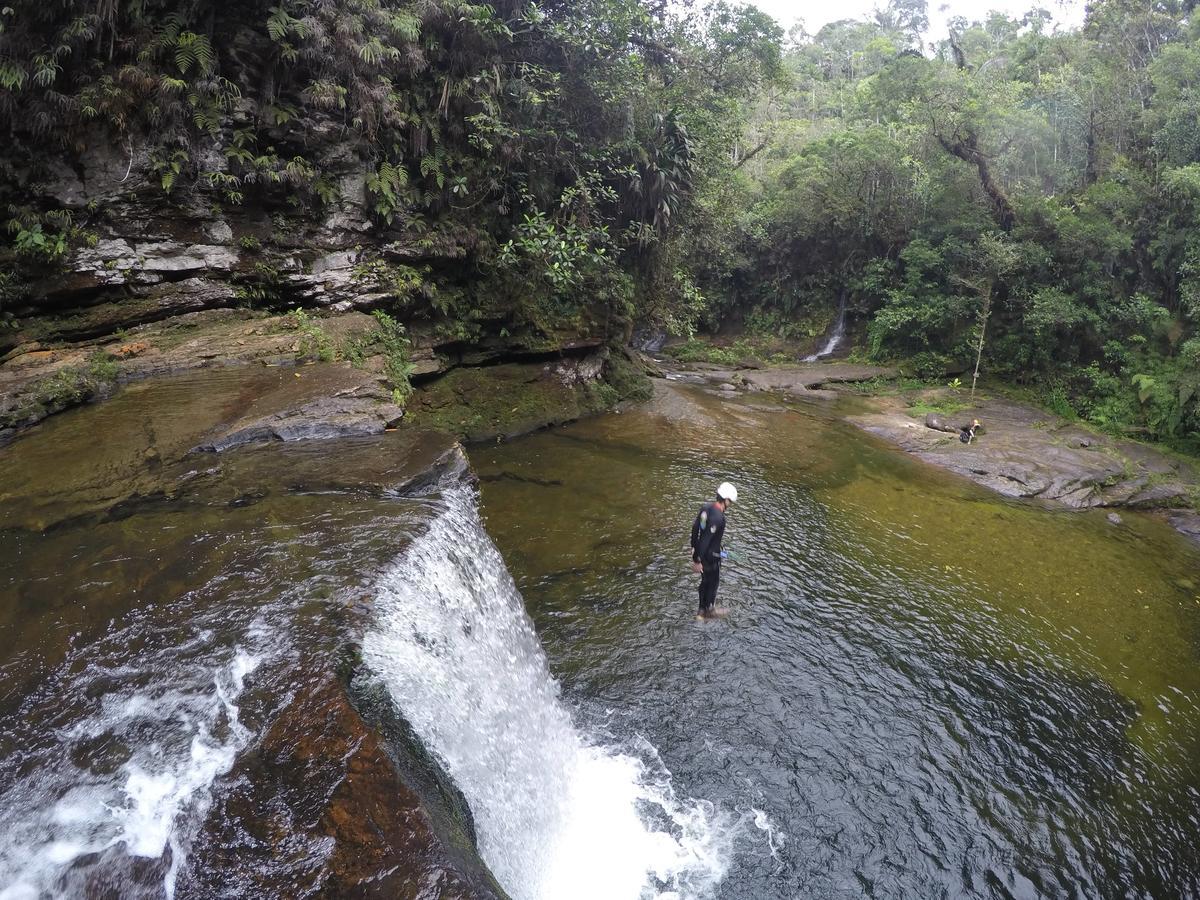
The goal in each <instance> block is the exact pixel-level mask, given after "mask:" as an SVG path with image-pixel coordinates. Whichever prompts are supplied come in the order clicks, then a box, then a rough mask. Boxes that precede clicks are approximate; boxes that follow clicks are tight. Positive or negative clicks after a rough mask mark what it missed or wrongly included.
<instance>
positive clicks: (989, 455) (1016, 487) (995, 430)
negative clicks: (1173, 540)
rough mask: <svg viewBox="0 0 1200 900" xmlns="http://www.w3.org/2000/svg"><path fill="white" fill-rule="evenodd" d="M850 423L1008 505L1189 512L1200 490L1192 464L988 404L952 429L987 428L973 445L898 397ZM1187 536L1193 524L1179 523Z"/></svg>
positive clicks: (876, 403) (873, 405) (1012, 406)
mask: <svg viewBox="0 0 1200 900" xmlns="http://www.w3.org/2000/svg"><path fill="white" fill-rule="evenodd" d="M868 406H869V409H868V410H867V411H860V412H855V413H852V414H850V415H849V416H848V417H847V418H848V420H849V421H850V422H852V423H853V424H855V425H857V426H858V427H860V428H862V429H864V430H865V431H869V432H871V433H873V434H877V435H879V436H880V437H883V438H886V439H887V440H889V441H891V442H893V443H895V444H897V445H899V446H900V447H902V448H903V449H904V450H906V451H908V452H909V453H912V454H913V455H914V456H917V457H920V458H921V459H923V460H925V461H926V462H930V463H933V464H934V465H937V466H940V467H941V468H944V469H949V470H950V471H952V472H957V473H958V474H960V475H964V476H966V477H967V478H970V479H971V480H972V481H975V482H977V483H979V484H981V485H983V486H985V487H988V488H991V489H992V490H995V491H997V492H998V493H1001V494H1004V495H1005V496H1009V497H1020V498H1036V499H1038V500H1045V501H1050V502H1053V503H1058V504H1062V505H1064V506H1069V507H1072V508H1076V509H1083V508H1089V507H1097V506H1125V507H1135V508H1141V509H1185V508H1189V507H1190V506H1191V505H1192V503H1193V498H1194V497H1195V496H1196V493H1197V490H1200V473H1197V471H1196V469H1195V467H1194V466H1192V465H1191V464H1189V463H1187V462H1185V461H1183V460H1179V459H1175V458H1172V457H1170V456H1168V455H1166V454H1165V453H1161V452H1158V451H1156V450H1154V449H1153V448H1151V447H1147V446H1145V445H1142V444H1137V443H1134V442H1133V441H1126V440H1121V439H1119V438H1114V437H1110V436H1108V435H1102V434H1093V433H1092V432H1089V431H1086V430H1085V429H1083V428H1081V427H1080V426H1079V425H1077V424H1075V423H1071V422H1067V421H1066V420H1063V419H1059V418H1058V417H1057V416H1055V415H1053V414H1052V413H1048V412H1045V411H1043V410H1039V409H1036V408H1034V407H1031V406H1026V405H1024V404H1022V403H1017V402H1014V401H1011V400H1004V399H998V398H989V399H986V400H980V402H979V403H978V405H977V406H975V407H973V408H971V409H966V410H963V411H962V412H960V413H957V414H955V416H951V417H947V418H946V421H951V422H956V421H958V420H959V419H961V420H962V421H970V420H971V419H972V418H979V419H980V420H982V421H983V423H984V424H985V426H986V427H987V431H986V433H983V434H981V435H980V436H979V437H977V438H976V440H974V441H972V442H971V443H970V444H969V445H968V444H963V443H962V442H960V441H959V440H958V436H957V434H944V433H942V432H940V431H935V430H933V429H932V428H930V427H925V424H923V423H921V422H918V421H917V420H915V419H913V418H912V417H911V416H910V415H909V414H908V413H907V411H906V406H905V402H904V400H903V399H902V398H900V397H874V398H871V399H870V400H869V401H868ZM1172 521H1173V522H1175V523H1176V527H1177V528H1179V530H1180V531H1183V532H1184V533H1189V532H1188V527H1185V525H1187V526H1189V527H1190V524H1191V523H1192V521H1193V519H1192V518H1189V517H1188V516H1186V515H1177V516H1175V517H1173V519H1172Z"/></svg>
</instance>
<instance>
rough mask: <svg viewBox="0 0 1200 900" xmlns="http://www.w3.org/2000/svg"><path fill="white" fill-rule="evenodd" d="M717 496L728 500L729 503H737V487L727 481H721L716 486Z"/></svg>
mask: <svg viewBox="0 0 1200 900" xmlns="http://www.w3.org/2000/svg"><path fill="white" fill-rule="evenodd" d="M717 496H718V497H719V498H720V499H722V500H728V501H729V502H730V503H737V488H735V487H734V486H733V485H732V484H730V483H729V482H728V481H725V482H722V483H721V486H720V487H719V488H717Z"/></svg>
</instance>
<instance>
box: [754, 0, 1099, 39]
mask: <svg viewBox="0 0 1200 900" xmlns="http://www.w3.org/2000/svg"><path fill="white" fill-rule="evenodd" d="M749 2H751V3H753V4H754V5H755V6H757V7H758V8H759V9H761V10H763V11H764V12H768V13H770V14H771V15H773V16H774V17H775V18H776V19H778V20H779V22H780V24H782V25H783V27H784V28H785V29H787V28H790V27H791V26H792V25H794V24H796V21H797V20H803V22H804V28H805V30H806V31H807V32H808V33H809V34H816V33H817V31H819V30H820V28H821V26H822V25H825V24H827V23H829V22H836V21H837V20H838V19H864V18H867V17H869V16H870V15H871V14H872V12H873V11H874V9H875V7H876V6H883V5H884V4H885V3H886V0H804V2H799V0H749ZM1035 6H1040V7H1042V8H1044V9H1047V10H1049V11H1050V13H1051V14H1052V15H1053V16H1054V21H1055V23H1057V24H1059V25H1062V26H1077V25H1079V24H1081V23H1082V22H1083V7H1084V0H1065V2H1063V0H1041V2H1037V0H930V2H929V33H928V35H927V36H926V40H940V39H941V38H943V37H945V35H946V25H945V23H946V20H947V18H948V17H950V16H963V17H964V18H966V19H968V20H975V19H983V18H985V17H986V16H987V13H988V12H989V11H990V10H993V9H998V10H1000V11H1002V12H1006V13H1008V14H1009V15H1011V16H1021V15H1023V14H1025V13H1026V12H1028V11H1029V10H1030V9H1031V8H1033V7H1035Z"/></svg>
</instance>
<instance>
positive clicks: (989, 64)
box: [701, 0, 1200, 443]
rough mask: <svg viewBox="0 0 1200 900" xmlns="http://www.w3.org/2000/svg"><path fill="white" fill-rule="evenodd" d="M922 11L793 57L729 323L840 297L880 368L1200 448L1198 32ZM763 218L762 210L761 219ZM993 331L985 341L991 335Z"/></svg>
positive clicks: (1171, 22)
mask: <svg viewBox="0 0 1200 900" xmlns="http://www.w3.org/2000/svg"><path fill="white" fill-rule="evenodd" d="M926 22H927V7H926V4H925V3H924V2H923V0H892V2H890V3H888V4H887V5H886V6H884V7H882V8H880V9H879V10H878V11H877V13H876V15H875V17H874V18H873V19H872V20H870V21H842V22H835V23H833V24H830V25H827V26H825V27H824V28H822V29H821V30H820V31H819V32H818V33H817V34H815V35H812V36H808V35H803V34H800V35H794V36H793V37H794V40H793V43H792V45H791V46H790V47H789V49H788V51H787V53H786V56H785V65H786V67H787V69H788V72H789V75H790V78H791V83H790V85H789V86H788V87H787V88H786V89H784V90H781V91H779V92H778V93H776V94H774V95H772V96H771V97H770V98H763V99H762V100H761V101H760V104H759V106H758V107H757V108H756V110H755V119H754V122H753V126H754V129H755V131H756V132H757V134H758V135H760V136H761V137H762V138H765V139H766V141H767V149H766V150H765V151H764V152H763V153H762V154H760V155H758V156H757V157H756V158H755V159H754V160H753V161H752V162H751V163H750V165H749V166H748V167H747V168H752V169H753V176H752V177H748V178H744V179H743V180H742V183H741V185H740V189H741V190H743V191H744V192H745V195H746V197H747V202H743V203H741V204H738V205H739V207H740V208H742V209H748V210H750V212H748V213H747V214H745V215H744V216H743V217H742V218H741V219H740V221H738V222H737V223H736V224H735V225H734V227H733V228H732V230H731V232H730V233H729V235H728V238H727V240H728V243H729V244H730V245H732V246H736V247H737V248H738V252H737V253H736V254H733V258H732V260H731V263H732V264H730V265H726V266H724V267H722V268H716V269H709V270H708V271H706V272H705V276H704V278H702V279H701V285H702V287H703V288H704V289H705V290H706V291H707V292H708V293H709V295H710V296H711V297H712V298H713V299H714V302H715V304H716V306H715V309H716V311H717V314H718V315H719V316H722V317H728V316H729V315H730V314H736V315H739V316H741V317H743V318H744V319H745V320H746V321H747V322H750V323H752V324H754V323H757V324H758V325H759V326H760V327H767V328H772V329H775V330H778V331H782V332H784V333H786V332H788V330H789V329H795V328H796V327H798V326H800V325H803V324H804V323H805V322H807V321H809V319H810V317H811V314H812V312H813V311H814V310H820V309H826V310H827V309H828V308H829V307H830V306H831V305H833V304H834V303H835V302H836V299H835V298H836V297H837V296H838V295H839V294H840V293H841V292H843V291H845V292H846V293H847V295H848V297H849V298H850V305H851V309H852V311H853V312H854V313H855V314H856V315H857V318H858V320H859V321H860V323H862V325H863V329H864V333H863V340H864V343H865V345H866V349H867V351H868V352H869V353H870V354H871V355H872V356H874V357H876V358H880V359H884V358H905V359H910V360H912V362H913V364H914V365H915V367H916V369H917V370H918V371H919V372H920V373H921V374H923V375H925V376H926V377H930V378H938V377H942V376H943V375H944V374H945V373H947V372H950V373H953V372H957V371H961V370H962V369H963V368H964V367H969V366H971V365H973V363H974V360H975V356H976V351H977V349H978V347H979V343H980V338H981V334H982V337H983V338H984V342H983V354H982V368H983V371H984V372H985V373H987V374H989V375H990V376H992V377H994V378H1001V379H1004V380H1007V381H1010V382H1020V383H1027V384H1031V385H1033V386H1034V387H1035V389H1036V390H1038V391H1039V392H1041V394H1042V395H1043V397H1044V398H1045V399H1046V400H1047V401H1049V402H1050V403H1051V405H1052V406H1054V407H1055V408H1056V409H1057V410H1058V411H1060V412H1064V413H1071V414H1080V415H1082V416H1085V417H1086V418H1088V419H1090V420H1092V421H1093V422H1095V423H1097V424H1099V425H1102V426H1108V427H1112V428H1114V429H1118V430H1131V431H1139V432H1141V433H1145V434H1149V435H1151V436H1153V437H1156V438H1162V439H1171V440H1175V441H1179V442H1187V441H1191V442H1193V443H1194V442H1195V441H1196V439H1197V438H1198V437H1200V434H1198V432H1200V337H1197V329H1196V324H1197V319H1198V317H1200V231H1198V230H1197V225H1198V224H1200V220H1198V218H1197V216H1198V214H1200V42H1198V38H1200V17H1197V16H1195V15H1194V14H1193V4H1192V3H1181V2H1153V0H1149V2H1144V0H1098V2H1093V3H1090V4H1088V7H1087V13H1086V18H1085V23H1084V25H1083V27H1082V29H1080V30H1077V31H1066V32H1060V31H1055V30H1052V28H1051V24H1050V17H1049V15H1048V14H1047V13H1046V12H1045V11H1044V10H1040V9H1036V8H1035V9H1032V10H1031V11H1030V12H1029V13H1027V14H1026V15H1024V16H1022V17H1020V18H1013V17H1010V16H1006V15H1003V14H1000V13H992V14H991V15H990V16H989V17H988V18H987V20H986V21H982V22H968V21H965V20H963V19H961V18H959V19H952V20H951V23H950V31H949V33H948V34H945V35H940V36H934V37H935V38H937V40H936V41H935V43H933V44H932V45H925V46H923V45H922V31H923V29H924V27H925V24H926ZM750 198H752V199H753V202H749V200H750ZM985 326H986V328H985Z"/></svg>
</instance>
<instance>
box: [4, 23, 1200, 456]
mask: <svg viewBox="0 0 1200 900" xmlns="http://www.w3.org/2000/svg"><path fill="white" fill-rule="evenodd" d="M1193 8H1194V4H1193V3H1192V2H1186V0H1095V2H1092V3H1089V4H1088V7H1087V12H1086V17H1085V22H1084V25H1083V26H1082V28H1081V29H1078V30H1069V31H1062V30H1057V29H1055V28H1054V26H1053V24H1052V21H1051V17H1050V16H1049V14H1048V13H1046V12H1045V11H1044V10H1041V9H1038V8H1033V9H1031V10H1030V11H1029V12H1028V13H1027V14H1025V15H1023V16H1021V17H1019V18H1014V17H1011V16H1008V15H1004V14H1000V13H992V14H991V15H989V16H988V17H987V19H986V20H985V21H967V20H964V19H962V18H952V19H951V21H950V27H949V30H948V33H946V34H940V35H937V34H932V35H931V34H929V33H928V31H927V29H928V23H929V16H928V7H927V3H926V2H925V0H889V2H886V3H881V5H880V7H879V8H878V9H877V10H876V12H875V14H874V16H873V17H871V18H869V19H866V20H862V21H855V20H845V21H839V22H834V23H832V24H829V25H826V26H825V27H823V28H821V29H820V30H819V31H818V32H817V33H816V34H813V35H809V34H805V33H803V31H801V30H799V29H797V30H794V31H793V32H792V33H791V34H789V35H786V36H785V35H784V33H783V31H782V30H781V29H780V27H779V26H778V25H777V24H776V23H775V21H774V20H773V19H771V18H770V17H769V16H767V15H766V14H764V13H762V12H760V11H759V10H757V9H756V8H755V7H753V6H751V5H746V4H740V3H728V2H716V3H700V2H676V3H666V2H662V0H579V2H560V0H544V2H536V3H530V2H517V0H498V2H496V3H492V4H483V3H473V2H461V0H266V2H248V3H239V4H221V3H216V2H213V0H182V2H181V0H125V2H122V0H63V2H58V3H52V4H46V3H35V2H30V0H10V5H7V6H4V7H3V8H0V127H3V128H5V130H6V131H7V132H8V135H9V141H8V147H7V149H6V150H5V152H4V153H3V154H0V167H2V168H3V175H4V177H3V182H2V183H0V192H2V196H0V203H3V206H4V211H5V216H4V218H5V220H6V221H7V229H6V231H5V234H4V237H3V240H4V243H5V247H4V249H3V251H2V252H0V316H7V317H9V318H11V317H13V316H19V315H20V314H21V313H22V310H28V308H30V305H31V304H35V303H36V297H34V296H31V294H30V290H31V288H30V285H31V284H35V283H36V280H35V276H38V275H39V274H41V273H43V272H44V271H45V270H46V269H47V268H51V267H54V266H62V265H68V264H69V259H70V255H71V253H72V252H73V250H74V248H76V247H78V246H80V245H82V244H85V243H86V242H87V241H89V240H94V235H95V228H96V227H98V225H97V223H102V221H103V216H104V208H103V204H99V205H98V208H97V205H96V204H91V205H89V206H88V207H86V208H62V207H58V206H56V205H55V204H53V203H50V202H48V201H47V200H46V197H45V195H44V194H40V193H39V192H38V190H37V186H38V185H39V184H40V183H42V182H44V181H45V180H47V179H49V178H51V177H52V176H53V174H54V171H53V168H54V165H55V164H56V163H55V162H54V161H55V159H57V158H58V156H62V155H64V154H65V155H67V156H68V157H69V156H70V154H72V153H76V154H78V153H80V152H82V150H83V148H84V147H85V146H87V145H89V144H91V145H95V144H96V143H97V142H107V143H109V144H111V145H113V146H116V147H121V148H126V150H127V152H128V156H129V160H130V166H131V167H132V166H133V160H134V158H135V157H137V156H138V154H147V155H148V156H147V158H148V160H149V162H148V172H149V174H150V177H148V178H143V179H142V182H144V183H139V184H138V185H136V186H130V189H131V190H134V189H136V190H137V191H140V192H143V193H150V192H154V193H157V195H159V196H160V197H161V198H162V200H163V202H166V203H172V204H179V205H180V206H186V205H192V206H193V207H194V206H195V205H196V204H208V205H210V206H212V207H213V208H235V207H243V208H244V207H247V206H255V205H256V206H260V207H263V208H267V209H270V210H272V211H273V212H274V213H276V214H278V215H286V216H293V217H301V218H302V217H304V216H310V217H316V216H320V215H322V210H325V209H327V208H330V207H332V206H334V205H336V204H337V202H338V201H339V199H340V198H341V197H342V196H343V194H344V192H345V191H346V190H347V186H346V184H345V182H344V181H339V180H337V179H334V178H331V177H329V176H328V173H327V169H326V161H327V160H328V158H329V157H330V154H331V153H336V154H340V155H341V156H346V155H350V156H353V157H354V158H355V159H358V160H361V162H362V167H363V172H364V178H363V180H362V185H361V190H362V191H363V192H364V193H365V195H366V197H367V200H368V202H369V206H370V209H371V215H372V217H373V227H374V228H375V229H376V231H377V233H378V235H379V236H380V239H381V240H386V239H387V238H388V235H391V234H402V233H403V234H408V235H412V234H428V235H430V236H431V237H430V240H432V239H433V237H432V236H433V235H437V234H441V233H445V232H446V231H447V230H456V233H458V234H463V233H466V234H469V235H470V243H471V247H472V255H471V258H470V260H469V262H468V264H467V265H466V266H465V269H466V271H467V275H465V276H464V275H461V274H460V276H459V277H457V278H455V279H446V278H444V277H441V276H437V275H436V273H434V274H431V273H429V272H426V271H422V270H417V269H412V268H409V267H406V266H395V265H391V264H385V263H383V262H381V261H372V260H370V259H367V260H366V261H365V262H364V267H365V268H364V271H366V272H367V273H368V274H369V275H370V277H372V278H374V279H376V280H377V281H378V282H379V284H380V286H381V288H382V289H384V293H390V294H391V295H392V296H393V301H392V302H393V306H394V307H395V308H396V309H397V310H399V311H400V314H401V316H402V317H405V318H411V317H412V316H415V315H431V316H438V317H440V318H441V319H442V320H444V321H447V322H452V323H454V326H453V327H455V328H457V329H459V330H460V332H461V334H462V335H463V337H464V338H465V339H469V338H471V337H472V336H478V334H479V333H480V329H481V328H483V327H484V326H485V325H486V323H488V322H491V323H503V324H505V327H508V325H512V326H513V327H516V326H518V325H520V326H523V327H531V328H536V329H541V330H543V331H549V330H553V329H564V328H566V329H569V328H571V327H580V326H581V325H582V323H583V322H584V320H587V322H590V323H592V324H594V323H595V322H597V321H602V322H603V323H604V327H605V328H607V329H608V330H609V331H610V333H612V334H613V335H614V336H617V337H622V336H623V337H625V338H628V336H629V334H630V333H632V330H633V328H634V327H635V326H636V325H638V324H639V323H640V324H646V325H651V326H658V327H666V328H667V329H668V330H671V331H674V332H676V333H686V332H689V331H691V330H692V329H694V328H696V327H700V328H704V329H710V330H716V329H726V330H728V329H731V328H733V329H746V330H749V331H751V332H758V333H761V334H773V335H778V336H782V337H795V338H801V337H806V336H807V337H812V336H813V335H814V334H815V333H817V332H819V331H820V330H821V328H823V327H824V325H825V323H827V322H828V321H829V319H830V317H831V316H832V312H833V310H834V308H835V307H836V306H837V304H838V302H839V299H840V298H845V299H846V302H847V303H848V306H849V310H850V313H851V318H852V320H853V322H854V323H855V324H856V327H857V329H858V335H859V339H860V343H861V349H860V352H863V353H866V354H868V355H870V356H872V357H874V358H877V359H904V360H907V361H909V364H910V365H911V366H912V367H913V368H914V369H915V370H916V371H918V372H919V373H920V374H922V375H923V376H925V377H928V378H931V379H942V378H945V377H947V376H952V375H953V374H955V373H959V372H962V371H964V370H966V369H968V368H970V367H972V366H973V365H974V364H975V361H976V359H977V358H978V359H979V363H980V368H981V371H982V372H983V373H984V375H985V377H988V378H992V379H998V380H1004V381H1008V382H1016V383H1021V384H1026V385H1029V386H1031V387H1032V389H1034V390H1035V391H1037V392H1040V393H1041V395H1042V396H1043V398H1044V399H1045V400H1046V402H1048V403H1049V404H1050V405H1051V406H1052V407H1054V408H1055V409H1056V410H1058V411H1060V412H1063V413H1069V414H1077V415H1080V416H1082V417H1085V418H1087V419H1089V420H1091V421H1092V422H1094V423H1096V424H1099V425H1101V426H1105V427H1109V428H1113V429H1115V430H1122V431H1128V432H1135V433H1142V434H1145V435H1148V436H1150V437H1153V438H1157V439H1164V440H1170V441H1174V442H1176V443H1179V444H1180V445H1183V444H1187V443H1189V442H1190V443H1192V444H1193V446H1194V445H1195V442H1196V441H1197V440H1200V333H1198V332H1197V327H1196V326H1197V319H1198V317H1200V230H1198V229H1197V225H1198V224H1200V221H1198V217H1200V124H1198V123H1200V17H1197V16H1196V15H1195V14H1194V11H1193ZM931 39H932V43H929V41H930V40H931ZM331 147H336V148H337V149H336V150H334V151H331V150H330V148H331ZM56 155H57V156H56ZM250 299H251V300H252V301H253V302H256V303H260V304H263V305H269V304H270V303H271V302H272V299H273V298H272V294H271V291H270V290H268V289H266V288H263V289H261V290H259V291H258V293H254V294H251V295H250Z"/></svg>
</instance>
